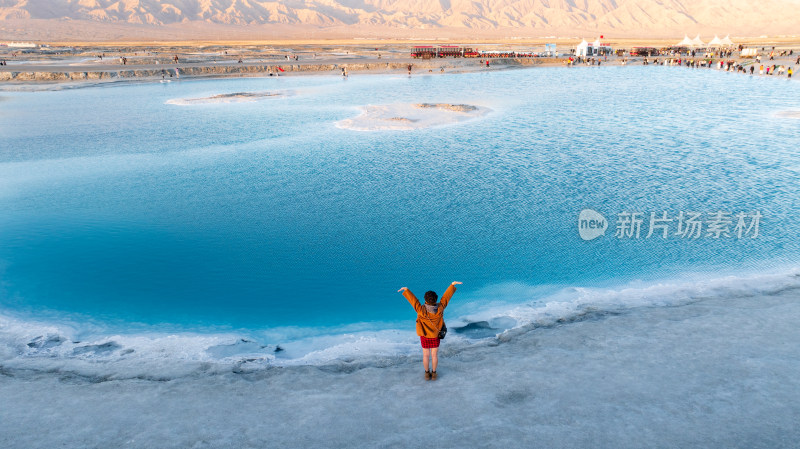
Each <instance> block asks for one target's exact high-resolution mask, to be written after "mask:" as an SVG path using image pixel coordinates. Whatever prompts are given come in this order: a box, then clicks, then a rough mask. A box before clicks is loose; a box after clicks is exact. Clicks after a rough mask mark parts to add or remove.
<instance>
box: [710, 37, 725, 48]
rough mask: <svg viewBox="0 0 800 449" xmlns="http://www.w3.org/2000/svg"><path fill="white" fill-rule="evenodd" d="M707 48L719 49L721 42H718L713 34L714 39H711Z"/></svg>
mask: <svg viewBox="0 0 800 449" xmlns="http://www.w3.org/2000/svg"><path fill="white" fill-rule="evenodd" d="M708 46H709V47H721V46H722V41H721V40H719V38H718V37H717V35H716V34H715V35H714V39H711V42H709V43H708Z"/></svg>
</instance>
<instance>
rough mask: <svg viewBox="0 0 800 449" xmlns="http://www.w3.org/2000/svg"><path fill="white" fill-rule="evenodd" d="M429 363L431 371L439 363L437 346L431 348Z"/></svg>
mask: <svg viewBox="0 0 800 449" xmlns="http://www.w3.org/2000/svg"><path fill="white" fill-rule="evenodd" d="M431 364H432V365H433V366H431V368H433V369H432V370H431V371H436V366H437V365H438V364H439V348H431ZM426 365H427V364H426ZM425 369H426V370H427V368H425Z"/></svg>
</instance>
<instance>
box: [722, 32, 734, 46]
mask: <svg viewBox="0 0 800 449" xmlns="http://www.w3.org/2000/svg"><path fill="white" fill-rule="evenodd" d="M719 43H720V44H721V45H728V46H733V41H732V40H731V35H730V34H729V35H727V36H725V37H724V38H722V39H720V41H719Z"/></svg>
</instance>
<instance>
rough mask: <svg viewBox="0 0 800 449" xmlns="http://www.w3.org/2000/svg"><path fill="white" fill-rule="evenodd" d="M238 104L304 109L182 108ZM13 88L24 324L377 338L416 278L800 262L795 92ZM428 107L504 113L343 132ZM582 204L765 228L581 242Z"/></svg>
mask: <svg viewBox="0 0 800 449" xmlns="http://www.w3.org/2000/svg"><path fill="white" fill-rule="evenodd" d="M237 92H261V93H263V92H275V93H287V95H276V96H264V97H259V98H257V99H256V100H257V101H251V102H248V101H245V102H223V103H219V104H214V103H210V104H209V103H201V104H188V105H176V104H171V103H167V102H168V101H169V100H174V99H182V98H207V97H214V96H216V95H221V94H231V93H237ZM2 96H4V97H6V101H3V102H2V103H0V142H1V143H0V148H1V150H0V211H2V213H0V307H2V308H3V309H5V310H6V311H11V312H13V313H15V314H18V315H20V316H36V317H39V318H41V317H46V316H52V317H59V316H77V317H90V318H92V319H94V320H98V321H100V322H107V323H144V324H145V325H150V324H161V325H170V326H184V327H190V328H192V327H197V328H199V327H204V328H205V327H212V328H218V327H234V328H250V329H254V328H271V327H285V326H301V327H327V326H342V325H348V324H354V323H373V324H371V325H368V327H369V326H374V327H378V328H379V327H381V324H380V323H387V322H398V321H402V320H406V321H408V319H409V318H411V319H413V317H409V313H410V309H409V307H408V304H407V303H405V301H404V300H403V299H402V297H401V296H400V295H398V294H397V293H396V290H397V289H398V288H399V287H401V286H404V285H407V286H409V287H410V288H411V289H412V290H414V291H415V292H416V293H417V294H418V295H421V294H422V293H423V292H424V291H425V290H427V289H434V290H437V291H439V292H440V293H441V291H442V290H443V289H444V287H446V285H447V284H448V283H449V282H450V281H452V280H461V281H464V282H465V285H464V287H463V288H462V289H461V291H460V292H459V293H457V296H456V300H455V301H454V303H453V308H454V311H455V312H454V313H459V312H464V313H465V312H467V311H472V310H476V309H479V308H480V306H481V304H484V303H489V302H501V303H502V302H505V303H511V304H514V303H521V302H524V301H531V300H536V298H537V295H541V296H542V297H544V296H545V295H546V294H547V292H550V291H552V290H553V289H557V288H562V287H564V286H607V285H615V284H618V283H624V282H630V281H632V280H635V279H642V280H645V281H648V282H657V281H658V280H659V279H662V278H667V277H670V276H674V275H677V274H680V273H686V272H708V271H711V272H737V271H740V270H746V271H752V270H762V269H763V270H768V269H769V268H770V267H773V266H779V265H784V264H785V263H787V262H788V263H793V262H796V261H797V260H798V255H800V239H798V238H797V235H798V232H800V225H799V224H798V219H797V214H798V213H800V193H798V189H797V186H798V185H800V173H799V171H800V158H798V151H800V150H798V143H800V140H798V137H797V136H798V128H800V120H797V119H796V118H793V117H792V116H791V114H788V116H787V114H786V113H783V114H782V115H783V116H781V111H792V110H798V109H800V91H799V90H798V87H797V83H796V82H787V81H785V80H777V79H771V78H764V77H761V78H751V77H749V76H743V75H734V74H728V73H723V72H718V71H716V70H707V69H702V70H701V69H698V70H689V69H684V68H672V67H653V66H650V67H604V68H597V69H589V68H575V69H565V68H537V69H530V70H514V71H497V72H478V73H470V74H452V75H451V74H445V75H439V74H436V75H431V76H428V75H422V74H421V75H415V76H412V77H410V78H409V77H406V76H367V75H358V74H354V75H352V76H351V77H350V79H347V80H342V79H339V78H338V77H328V76H314V77H281V78H265V79H255V78H250V79H224V80H202V81H188V80H184V81H181V82H173V83H167V84H161V83H158V84H129V85H118V86H109V87H91V88H81V89H66V90H61V91H52V92H32V93H4V94H2ZM420 102H431V103H456V104H470V105H476V106H481V107H485V108H488V109H489V110H491V112H489V113H488V114H486V115H483V116H481V117H479V118H478V119H475V120H472V121H466V122H463V123H459V124H456V125H451V126H443V127H432V128H424V129H414V130H407V131H385V130H384V131H353V130H349V129H342V128H340V127H337V126H336V124H337V122H339V121H341V120H345V119H350V118H353V117H356V116H358V115H359V114H360V112H361V108H362V107H363V106H366V105H385V104H398V103H420ZM172 103H175V102H172ZM584 208H592V209H595V210H597V211H599V212H601V213H602V214H604V215H605V217H606V218H607V219H608V220H609V221H610V222H611V227H612V228H613V226H614V222H615V221H616V219H617V214H618V213H620V212H624V211H638V212H642V213H644V214H645V217H647V218H649V213H650V212H659V213H660V212H661V211H667V212H668V213H669V215H670V216H673V217H674V216H677V214H678V212H679V211H700V212H704V213H712V212H716V211H718V210H722V211H727V212H730V213H732V214H736V213H738V212H742V211H746V212H752V211H756V210H757V211H759V212H760V213H761V214H762V215H763V219H762V222H761V228H760V235H759V236H758V238H742V239H737V238H735V237H731V238H721V239H718V240H717V239H713V238H706V237H703V238H698V239H696V240H691V241H690V240H687V239H681V238H677V237H675V238H673V237H670V238H667V239H663V238H659V237H658V235H656V236H654V237H651V238H649V239H648V238H646V237H645V236H646V231H647V228H646V227H644V228H643V232H642V234H641V236H640V238H638V239H635V238H630V239H620V238H616V237H614V232H613V229H611V230H610V231H609V232H607V234H606V235H605V236H603V237H600V238H598V239H596V240H592V241H583V240H581V238H580V237H579V235H578V231H577V216H578V213H579V212H580V211H581V210H582V209H584ZM734 222H735V219H734ZM646 224H647V223H645V225H646ZM673 226H674V223H673ZM674 229H675V228H672V230H673V231H674ZM411 313H412V315H413V312H411Z"/></svg>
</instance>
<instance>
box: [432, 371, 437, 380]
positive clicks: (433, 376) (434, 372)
mask: <svg viewBox="0 0 800 449" xmlns="http://www.w3.org/2000/svg"><path fill="white" fill-rule="evenodd" d="M431 379H432V380H436V371H433V372H432V373H431Z"/></svg>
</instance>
